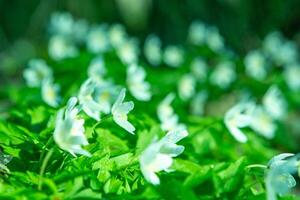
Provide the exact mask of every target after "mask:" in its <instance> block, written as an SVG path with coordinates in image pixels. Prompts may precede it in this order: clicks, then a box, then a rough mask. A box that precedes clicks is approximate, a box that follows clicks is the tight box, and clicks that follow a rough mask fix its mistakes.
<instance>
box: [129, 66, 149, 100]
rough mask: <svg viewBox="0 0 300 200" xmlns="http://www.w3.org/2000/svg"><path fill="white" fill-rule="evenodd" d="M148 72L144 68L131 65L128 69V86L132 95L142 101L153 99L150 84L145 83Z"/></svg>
mask: <svg viewBox="0 0 300 200" xmlns="http://www.w3.org/2000/svg"><path fill="white" fill-rule="evenodd" d="M145 77H146V72H145V70H144V69H143V68H142V67H138V66H137V65H136V64H131V65H130V66H129V67H128V69H127V84H128V88H129V91H130V93H131V94H132V95H133V96H134V97H135V98H136V99H138V100H140V101H149V100H150V99H151V92H150V84H149V83H148V82H145Z"/></svg>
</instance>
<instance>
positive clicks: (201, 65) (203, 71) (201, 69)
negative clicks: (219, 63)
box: [191, 58, 208, 82]
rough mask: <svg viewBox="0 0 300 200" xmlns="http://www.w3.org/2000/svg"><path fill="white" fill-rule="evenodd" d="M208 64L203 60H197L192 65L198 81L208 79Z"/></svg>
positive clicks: (192, 70)
mask: <svg viewBox="0 0 300 200" xmlns="http://www.w3.org/2000/svg"><path fill="white" fill-rule="evenodd" d="M207 71H208V70H207V64H206V62H205V61H204V60H203V59H201V58H196V59H194V60H193V61H192V63H191V72H192V74H193V75H194V76H195V77H196V78H197V81H199V82H203V81H204V80H205V79H206V77H207Z"/></svg>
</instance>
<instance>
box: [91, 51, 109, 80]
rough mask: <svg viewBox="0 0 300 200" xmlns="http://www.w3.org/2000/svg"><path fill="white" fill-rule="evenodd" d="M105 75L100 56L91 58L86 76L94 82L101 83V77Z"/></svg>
mask: <svg viewBox="0 0 300 200" xmlns="http://www.w3.org/2000/svg"><path fill="white" fill-rule="evenodd" d="M105 74H106V68H105V65H104V61H103V58H102V57H101V56H97V57H95V58H93V60H92V61H91V62H90V65H89V67H88V75H89V77H90V78H92V79H94V80H99V81H101V80H102V79H103V76H104V75H105Z"/></svg>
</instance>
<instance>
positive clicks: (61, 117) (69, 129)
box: [53, 97, 91, 156]
mask: <svg viewBox="0 0 300 200" xmlns="http://www.w3.org/2000/svg"><path fill="white" fill-rule="evenodd" d="M76 104H77V98H76V97H72V98H70V100H69V101H68V104H67V107H66V109H65V110H60V111H59V112H58V114H57V118H56V126H55V130H54V133H53V137H54V141H55V142H56V144H57V145H58V146H59V147H60V148H61V149H63V150H65V151H68V152H70V153H71V154H72V155H73V156H76V155H75V154H82V155H85V156H91V154H90V153H89V152H88V151H86V150H84V149H83V148H82V147H81V146H82V145H88V141H87V139H86V138H85V135H84V126H83V124H84V120H83V119H78V116H77V114H78V113H79V109H78V107H76Z"/></svg>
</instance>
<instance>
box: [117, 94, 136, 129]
mask: <svg viewBox="0 0 300 200" xmlns="http://www.w3.org/2000/svg"><path fill="white" fill-rule="evenodd" d="M125 93H126V89H125V88H124V89H122V90H121V92H120V94H119V96H118V98H117V100H116V101H115V103H114V105H113V106H112V109H111V112H112V115H113V119H114V121H115V122H116V123H117V124H118V125H119V126H121V127H122V128H124V129H125V130H126V131H128V132H129V133H131V134H134V131H135V128H134V126H133V125H132V124H131V123H130V122H128V120H127V114H128V113H129V112H130V111H131V110H133V107H134V103H133V102H132V101H129V102H123V101H124V99H125Z"/></svg>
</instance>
